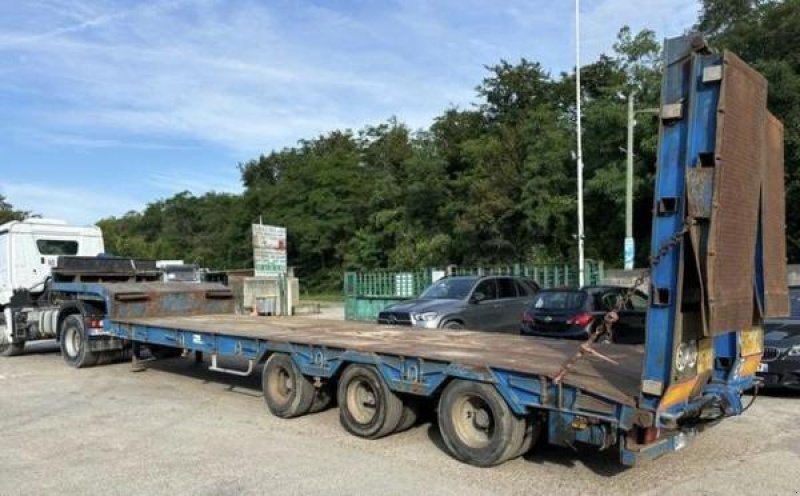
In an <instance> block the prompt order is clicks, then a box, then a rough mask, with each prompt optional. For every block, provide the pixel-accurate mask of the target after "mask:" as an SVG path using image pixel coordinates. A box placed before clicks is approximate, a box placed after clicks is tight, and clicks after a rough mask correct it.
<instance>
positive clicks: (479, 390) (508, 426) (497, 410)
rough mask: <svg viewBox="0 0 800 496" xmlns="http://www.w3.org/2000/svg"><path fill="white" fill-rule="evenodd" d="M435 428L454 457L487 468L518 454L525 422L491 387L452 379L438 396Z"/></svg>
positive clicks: (523, 434)
mask: <svg viewBox="0 0 800 496" xmlns="http://www.w3.org/2000/svg"><path fill="white" fill-rule="evenodd" d="M439 429H440V431H441V433H442V439H443V440H444V444H445V446H447V449H448V451H449V452H450V454H451V455H453V457H455V458H456V459H457V460H460V461H462V462H464V463H468V464H470V465H475V466H477V467H491V466H494V465H498V464H500V463H503V462H505V461H507V460H509V459H511V458H514V457H516V456H519V455H520V454H521V451H522V448H523V443H524V442H525V434H526V421H525V419H524V418H520V417H517V416H516V415H515V414H514V412H512V411H511V408H509V406H508V403H506V401H505V400H504V399H503V397H502V396H500V394H499V393H498V392H497V390H496V389H495V388H494V387H493V386H491V385H489V384H483V383H480V382H472V381H463V380H456V381H453V382H451V383H450V384H448V386H447V387H446V388H445V390H444V392H442V396H441V398H439Z"/></svg>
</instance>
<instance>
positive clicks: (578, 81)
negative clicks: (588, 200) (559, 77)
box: [575, 0, 585, 287]
mask: <svg viewBox="0 0 800 496" xmlns="http://www.w3.org/2000/svg"><path fill="white" fill-rule="evenodd" d="M575 110H576V119H575V120H576V121H577V135H578V147H577V162H578V163H577V168H578V286H579V287H583V285H584V282H585V279H584V277H585V274H584V255H583V143H582V138H581V134H582V128H581V1H580V0H575Z"/></svg>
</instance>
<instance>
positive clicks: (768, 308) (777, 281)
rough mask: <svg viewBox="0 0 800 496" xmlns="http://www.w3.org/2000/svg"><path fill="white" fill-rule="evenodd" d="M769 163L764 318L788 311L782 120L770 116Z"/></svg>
mask: <svg viewBox="0 0 800 496" xmlns="http://www.w3.org/2000/svg"><path fill="white" fill-rule="evenodd" d="M766 151H767V157H766V167H765V169H764V178H763V182H762V185H761V222H762V231H761V234H762V238H761V240H762V245H763V260H762V263H763V267H764V293H765V295H764V300H765V301H764V318H770V317H784V316H787V315H789V290H788V288H787V286H786V278H787V274H786V199H785V193H784V185H783V124H782V123H781V121H779V120H778V119H777V118H776V117H775V116H774V115H772V114H769V116H768V118H767V139H766Z"/></svg>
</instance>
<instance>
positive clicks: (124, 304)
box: [104, 282, 234, 320]
mask: <svg viewBox="0 0 800 496" xmlns="http://www.w3.org/2000/svg"><path fill="white" fill-rule="evenodd" d="M104 287H105V288H106V290H107V291H108V293H109V295H110V297H111V298H112V299H113V300H114V304H113V305H112V307H111V315H110V317H111V318H112V319H114V320H121V319H125V318H140V317H166V316H177V315H202V314H210V313H231V314H232V313H233V311H234V301H233V299H231V298H229V297H228V295H229V294H230V291H229V290H228V288H226V287H225V286H222V285H220V284H188V283H178V282H137V283H108V284H104ZM223 295H224V297H223Z"/></svg>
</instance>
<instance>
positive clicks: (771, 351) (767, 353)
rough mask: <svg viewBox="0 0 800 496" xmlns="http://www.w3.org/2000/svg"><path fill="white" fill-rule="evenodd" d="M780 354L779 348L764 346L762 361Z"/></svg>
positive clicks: (771, 359)
mask: <svg viewBox="0 0 800 496" xmlns="http://www.w3.org/2000/svg"><path fill="white" fill-rule="evenodd" d="M780 354H781V350H780V348H776V347H774V346H765V347H764V355H763V356H762V357H761V361H762V362H771V361H773V360H775V359H776V358H778V357H779V356H780Z"/></svg>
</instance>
